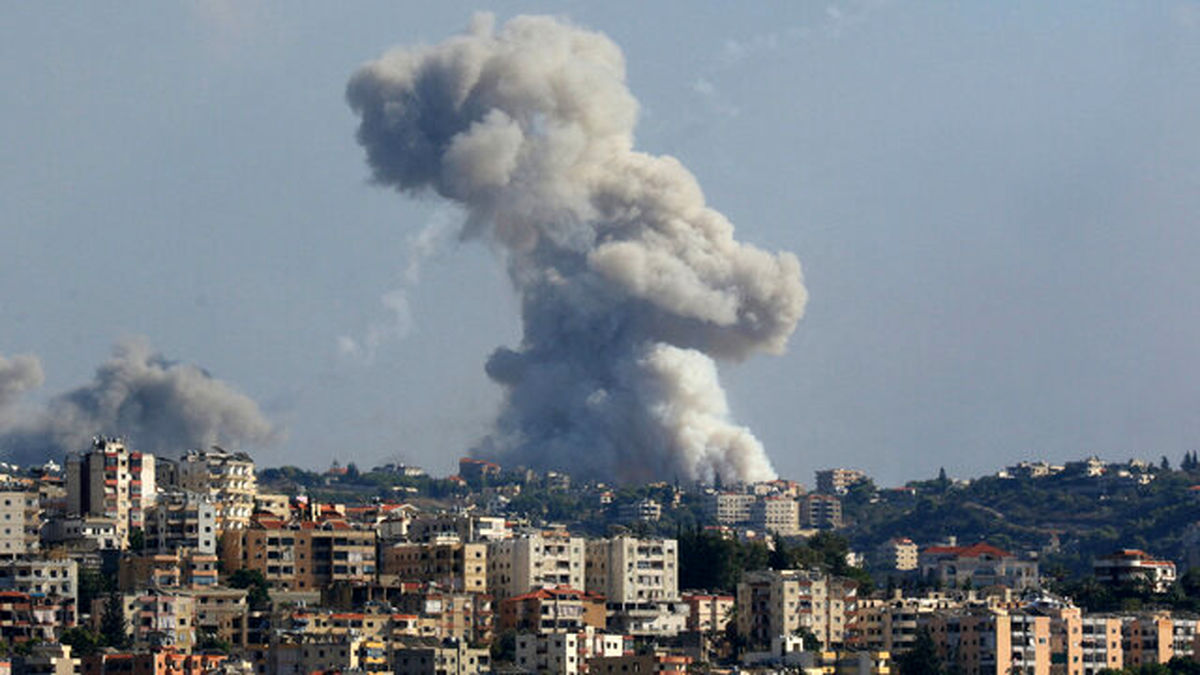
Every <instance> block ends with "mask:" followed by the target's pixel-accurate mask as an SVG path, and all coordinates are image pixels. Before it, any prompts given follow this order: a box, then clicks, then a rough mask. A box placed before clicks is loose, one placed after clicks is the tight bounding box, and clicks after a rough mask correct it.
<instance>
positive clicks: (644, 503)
mask: <svg viewBox="0 0 1200 675" xmlns="http://www.w3.org/2000/svg"><path fill="white" fill-rule="evenodd" d="M661 518H662V504H659V503H658V502H656V501H654V500H653V499H649V498H646V499H639V500H637V501H633V502H628V503H625V504H621V505H620V506H618V507H617V520H620V521H622V522H633V521H638V520H640V521H642V522H645V523H655V522H658V521H659V519H661Z"/></svg>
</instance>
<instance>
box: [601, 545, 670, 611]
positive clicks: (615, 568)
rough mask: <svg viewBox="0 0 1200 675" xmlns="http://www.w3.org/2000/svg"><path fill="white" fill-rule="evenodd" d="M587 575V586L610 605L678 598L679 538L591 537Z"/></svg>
mask: <svg viewBox="0 0 1200 675" xmlns="http://www.w3.org/2000/svg"><path fill="white" fill-rule="evenodd" d="M584 578H585V583H586V586H585V588H587V590H588V591H591V592H594V593H600V594H603V595H604V597H606V598H608V602H609V604H610V605H611V604H613V603H644V602H656V601H668V602H670V601H675V600H678V599H679V545H678V542H676V541H675V540H674V539H638V538H636V537H631V536H628V535H623V536H619V537H613V538H611V539H594V540H591V541H588V542H587V559H586V563H585V574H584Z"/></svg>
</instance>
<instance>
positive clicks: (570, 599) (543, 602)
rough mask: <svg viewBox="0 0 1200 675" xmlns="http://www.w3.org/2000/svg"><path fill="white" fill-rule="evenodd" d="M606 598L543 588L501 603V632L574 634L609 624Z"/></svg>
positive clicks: (564, 589)
mask: <svg viewBox="0 0 1200 675" xmlns="http://www.w3.org/2000/svg"><path fill="white" fill-rule="evenodd" d="M606 617H607V611H606V607H605V603H604V596H602V595H596V594H592V593H585V592H584V591H580V590H576V589H574V588H565V587H559V588H539V589H537V590H533V591H530V592H528V593H522V594H521V595H516V596H513V597H511V598H505V599H504V600H501V601H500V622H499V624H500V625H499V627H500V630H502V631H503V630H514V631H516V632H518V633H574V632H578V631H581V630H584V629H585V628H588V627H591V628H595V629H598V630H604V627H605V626H606V625H607V618H606Z"/></svg>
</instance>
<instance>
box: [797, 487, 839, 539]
mask: <svg viewBox="0 0 1200 675" xmlns="http://www.w3.org/2000/svg"><path fill="white" fill-rule="evenodd" d="M841 526H842V500H841V499H838V497H837V496H835V495H827V494H820V493H816V492H814V493H812V494H807V495H804V496H803V497H801V498H800V527H803V528H819V529H822V530H836V529H838V528H840V527H841Z"/></svg>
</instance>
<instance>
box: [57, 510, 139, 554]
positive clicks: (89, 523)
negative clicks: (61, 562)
mask: <svg viewBox="0 0 1200 675" xmlns="http://www.w3.org/2000/svg"><path fill="white" fill-rule="evenodd" d="M42 541H43V542H44V543H46V544H62V545H63V546H65V547H66V548H68V549H70V550H72V551H113V550H120V549H121V540H120V538H119V534H118V532H117V521H116V519H115V518H105V517H103V516H68V517H54V518H52V519H50V520H48V521H46V523H45V524H43V525H42Z"/></svg>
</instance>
